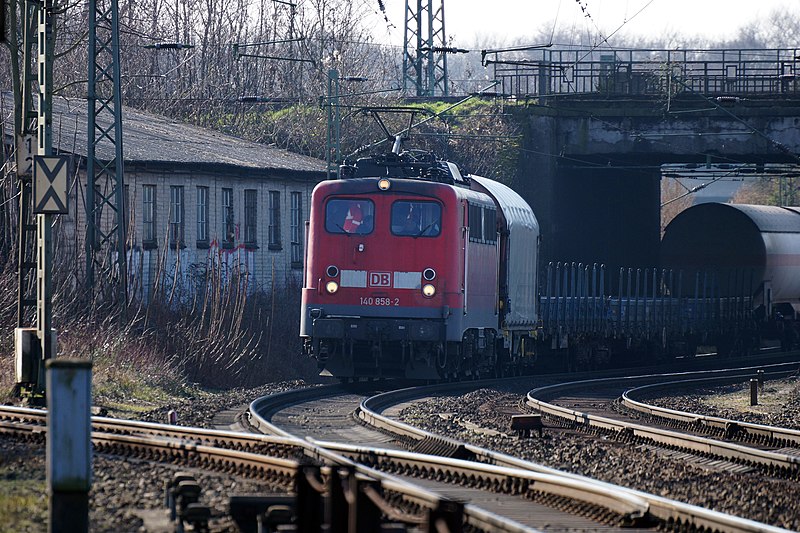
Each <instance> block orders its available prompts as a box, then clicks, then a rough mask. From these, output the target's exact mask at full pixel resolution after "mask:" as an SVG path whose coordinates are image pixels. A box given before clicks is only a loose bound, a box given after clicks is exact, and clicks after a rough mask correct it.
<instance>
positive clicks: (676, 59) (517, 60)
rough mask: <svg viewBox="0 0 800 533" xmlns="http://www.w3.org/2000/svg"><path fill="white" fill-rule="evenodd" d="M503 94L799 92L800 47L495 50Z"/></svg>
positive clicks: (492, 59) (490, 61)
mask: <svg viewBox="0 0 800 533" xmlns="http://www.w3.org/2000/svg"><path fill="white" fill-rule="evenodd" d="M485 63H486V64H487V65H492V66H493V68H494V74H495V79H496V80H498V81H499V83H500V90H501V91H502V93H503V94H504V95H507V96H514V97H517V98H530V97H547V96H559V95H578V94H587V95H589V94H594V95H609V96H612V95H614V96H619V95H646V96H659V95H662V96H667V95H670V96H674V95H677V94H681V93H699V94H702V95H705V96H753V95H770V94H772V95H775V94H786V95H795V96H796V95H800V49H798V48H794V49H735V50H601V49H596V50H575V49H570V50H552V49H540V50H532V51H527V52H524V53H520V52H516V56H514V57H511V56H509V55H507V54H503V55H501V53H500V52H490V53H489V54H488V55H487V56H486V59H485Z"/></svg>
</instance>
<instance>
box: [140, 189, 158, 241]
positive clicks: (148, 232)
mask: <svg viewBox="0 0 800 533" xmlns="http://www.w3.org/2000/svg"><path fill="white" fill-rule="evenodd" d="M142 245H143V246H144V247H145V248H155V246H156V186H155V185H143V186H142Z"/></svg>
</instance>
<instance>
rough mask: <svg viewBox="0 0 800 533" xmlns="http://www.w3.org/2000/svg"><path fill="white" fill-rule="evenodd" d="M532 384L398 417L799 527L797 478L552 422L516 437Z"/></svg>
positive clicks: (408, 410)
mask: <svg viewBox="0 0 800 533" xmlns="http://www.w3.org/2000/svg"><path fill="white" fill-rule="evenodd" d="M534 386H535V385H532V384H531V381H530V380H528V381H527V383H526V384H525V386H519V387H516V388H514V387H510V388H508V389H503V390H497V389H481V390H478V391H475V392H472V393H469V394H465V395H463V396H447V397H438V398H432V399H428V400H424V401H418V402H413V403H412V404H410V405H409V406H407V407H405V408H404V409H403V410H402V411H401V413H400V419H401V420H402V421H404V422H406V423H407V424H410V425H413V426H417V427H421V428H423V429H426V430H428V431H430V432H432V433H437V434H440V435H447V436H449V437H451V438H454V439H457V440H462V441H466V442H470V443H473V444H475V445H478V446H482V447H485V448H489V449H492V450H496V451H499V452H502V453H506V454H509V455H514V456H518V457H521V458H523V459H527V460H530V461H534V462H537V463H540V464H543V465H545V466H549V467H552V468H556V469H559V470H564V471H567V472H572V473H575V474H580V475H583V476H587V477H591V478H594V479H598V480H602V481H607V482H610V483H614V484H616V485H623V486H627V487H631V488H634V489H637V490H641V491H644V492H648V493H651V494H655V495H659V496H664V497H666V498H670V499H674V500H678V501H682V502H686V503H689V504H693V505H697V506H700V507H705V508H708V509H713V510H716V511H720V512H724V513H728V514H732V515H735V516H740V517H743V518H749V519H751V520H756V521H758V522H763V523H766V524H770V525H773V526H777V527H781V528H785V529H789V530H794V531H798V530H800V499H798V498H797V494H798V490H800V484H798V483H797V482H795V481H789V480H783V479H776V478H771V477H768V476H766V475H765V474H763V473H762V472H759V471H757V470H753V471H751V472H746V473H733V472H726V471H717V470H715V469H710V468H708V467H705V466H703V465H702V464H700V463H699V462H697V461H694V462H693V461H691V460H687V459H686V458H685V456H683V455H681V454H672V453H668V452H666V453H665V452H663V451H659V450H654V449H653V448H649V447H646V446H640V445H635V444H629V443H624V442H621V441H617V440H615V439H614V438H612V437H605V436H597V435H590V434H587V433H583V432H577V431H575V430H570V429H563V428H556V427H547V428H546V429H545V431H544V436H543V437H542V438H538V437H536V436H534V437H532V438H519V437H517V435H516V434H515V432H513V431H511V429H510V414H512V413H514V412H519V411H517V409H518V408H519V404H520V400H521V399H522V398H523V397H524V396H525V394H526V393H527V391H528V390H530V389H531V388H533V387H534ZM672 400H673V399H665V398H661V399H660V402H661V403H664V404H670V405H667V406H672V408H674V409H679V408H685V407H687V403H686V402H685V401H684V400H685V399H684V398H682V397H681V398H677V399H674V402H673V401H672ZM780 417H781V419H783V417H786V418H792V417H794V419H795V420H800V408H798V404H797V403H796V402H791V403H789V404H787V406H785V407H784V408H783V409H781V410H780ZM545 425H546V426H547V425H548V422H547V421H546V422H545Z"/></svg>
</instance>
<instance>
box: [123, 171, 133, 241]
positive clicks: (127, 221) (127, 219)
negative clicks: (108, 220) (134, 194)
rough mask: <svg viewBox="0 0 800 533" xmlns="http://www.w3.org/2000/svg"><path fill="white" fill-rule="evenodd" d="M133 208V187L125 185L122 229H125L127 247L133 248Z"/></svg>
mask: <svg viewBox="0 0 800 533" xmlns="http://www.w3.org/2000/svg"><path fill="white" fill-rule="evenodd" d="M132 211H133V206H132V205H131V186H130V185H125V188H124V189H123V190H122V227H123V228H124V229H125V247H126V248H131V247H133V242H134V231H133V227H132V226H131V213H132Z"/></svg>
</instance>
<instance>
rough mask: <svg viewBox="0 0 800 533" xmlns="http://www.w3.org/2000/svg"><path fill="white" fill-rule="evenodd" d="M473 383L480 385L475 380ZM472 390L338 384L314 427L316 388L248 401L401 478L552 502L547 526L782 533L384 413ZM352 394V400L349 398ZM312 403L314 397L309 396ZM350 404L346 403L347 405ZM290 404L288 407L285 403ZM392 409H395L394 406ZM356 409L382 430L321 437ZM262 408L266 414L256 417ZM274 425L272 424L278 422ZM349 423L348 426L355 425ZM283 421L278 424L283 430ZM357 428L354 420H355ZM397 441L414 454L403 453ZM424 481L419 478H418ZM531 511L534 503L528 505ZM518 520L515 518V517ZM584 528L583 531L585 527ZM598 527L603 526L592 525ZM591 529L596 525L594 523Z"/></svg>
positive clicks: (254, 409)
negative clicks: (573, 521)
mask: <svg viewBox="0 0 800 533" xmlns="http://www.w3.org/2000/svg"><path fill="white" fill-rule="evenodd" d="M491 383H493V382H482V383H481V384H480V386H483V387H485V386H488V385H490V384H491ZM471 386H472V387H475V385H471ZM469 387H470V385H469V384H464V383H458V384H450V385H439V386H435V387H417V388H408V389H404V390H400V391H391V392H387V393H383V394H377V395H374V396H369V394H367V393H365V392H362V393H361V395H362V396H363V399H362V401H361V402H360V403H359V404H358V406H357V407H356V402H357V398H356V396H358V395H354V394H352V391H348V392H344V394H343V395H337V394H338V392H335V391H334V390H333V389H332V390H331V392H330V394H331V397H335V400H333V401H331V402H329V403H328V404H327V405H331V406H334V412H333V413H331V415H330V417H328V418H325V421H324V422H323V423H322V424H318V425H319V426H324V427H316V426H315V425H314V424H311V425H310V426H311V427H309V424H308V421H309V420H312V419H313V416H310V414H311V413H316V412H322V411H326V410H327V407H325V405H326V403H325V400H323V399H312V397H311V395H313V393H312V391H303V392H300V393H297V394H295V393H286V394H284V395H280V396H279V397H276V398H272V399H262V400H259V401H258V402H254V404H253V405H251V413H254V416H253V418H254V419H255V420H257V422H256V423H257V424H258V425H259V426H260V427H261V428H262V429H263V430H265V431H268V432H274V433H277V434H286V433H287V432H292V431H298V427H299V426H298V424H297V422H300V423H301V424H300V426H302V432H303V433H302V435H303V436H304V437H305V438H308V439H311V440H312V441H313V442H314V443H315V444H318V445H320V446H323V447H324V448H326V449H327V450H330V451H333V452H336V453H339V454H343V455H346V456H348V457H350V458H352V459H353V460H356V461H358V462H359V463H361V464H364V465H367V466H370V467H376V468H378V469H380V470H381V471H382V472H390V473H393V474H399V475H403V476H415V477H416V478H419V477H420V476H421V477H423V478H426V479H431V478H432V479H434V480H437V481H439V482H441V481H444V482H445V485H449V486H450V490H451V491H452V490H453V488H452V485H453V484H464V485H468V486H478V487H489V488H491V490H494V491H496V492H500V493H505V494H506V495H507V496H514V497H516V498H517V499H519V498H518V496H519V495H524V496H526V497H527V498H529V499H532V500H534V501H539V502H540V503H542V504H545V505H546V504H548V503H549V504H551V506H552V507H551V510H550V511H549V512H550V514H549V515H546V516H547V518H546V519H545V521H546V523H547V524H549V525H550V526H552V525H553V524H559V520H562V522H560V523H566V522H568V521H569V520H570V519H569V518H566V516H574V515H575V514H576V513H577V514H582V515H584V516H589V517H592V516H594V517H600V519H601V522H605V523H609V522H613V523H614V524H615V526H616V527H620V526H626V527H631V526H634V527H639V528H649V527H661V528H667V529H669V528H687V529H699V528H704V529H711V530H720V531H779V529H778V528H771V527H770V526H766V525H764V524H760V523H757V522H753V521H750V520H745V519H741V518H737V517H733V516H730V515H725V514H722V513H717V512H713V511H709V510H707V509H702V508H698V507H694V506H690V505H686V504H681V503H679V502H674V501H671V500H668V499H666V498H660V497H656V496H652V495H649V494H644V493H641V492H637V491H632V490H629V489H625V488H622V487H617V486H614V485H611V484H609V483H602V482H597V481H595V480H591V479H588V478H585V477H581V476H576V475H570V474H565V473H563V472H560V471H557V470H554V469H551V468H546V467H543V466H541V465H537V464H535V463H531V462H528V461H524V460H521V459H518V458H516V457H512V456H509V455H504V454H500V453H497V452H492V451H490V450H487V449H484V448H480V447H477V446H473V445H469V444H466V443H462V442H457V441H454V440H451V439H448V438H444V437H441V436H438V435H434V434H431V433H428V432H426V431H422V430H420V429H417V428H414V427H411V426H408V425H406V424H403V423H402V422H399V421H397V420H394V419H393V418H392V417H391V416H385V414H384V413H386V412H389V411H392V410H393V411H395V412H396V411H397V410H398V409H399V408H398V407H397V406H398V405H401V406H402V405H403V404H406V403H407V402H410V401H412V400H415V399H418V398H420V397H423V396H425V395H437V394H439V395H443V394H444V395H446V394H456V393H462V392H464V391H466V390H468V388H469ZM347 395H349V396H350V398H349V399H348V400H344V399H343V398H344V397H345V396H347ZM309 400H310V401H309ZM348 402H349V403H350V405H346V404H347V403H348ZM287 405H290V406H291V407H286V406H287ZM391 406H395V407H393V408H392V407H391ZM350 412H353V413H354V414H355V416H357V417H358V418H359V419H360V420H361V421H362V422H363V423H365V424H366V425H367V426H369V427H372V428H375V429H377V430H378V431H379V432H380V433H378V434H374V435H373V436H372V437H370V440H369V441H368V442H369V443H370V444H369V445H366V444H363V443H362V441H361V434H359V443H360V445H352V444H346V443H343V442H341V441H339V442H330V441H324V440H322V439H325V438H327V436H328V435H333V436H341V435H343V434H351V435H352V434H354V433H351V432H352V431H353V430H352V429H351V430H348V429H346V427H347V426H344V425H343V426H341V427H339V426H337V427H334V426H333V425H331V424H330V422H331V420H332V418H338V419H340V420H346V419H347V418H349V415H348V414H347V413H350ZM257 413H263V416H260V415H259V416H256V414H257ZM273 422H274V423H273ZM350 424H351V423H350ZM279 426H280V427H279ZM350 427H352V425H350ZM386 435H391V436H392V438H393V441H391V442H389V443H388V444H389V446H386V444H387V443H386ZM398 443H402V444H403V445H404V446H405V447H407V448H409V449H411V450H412V451H410V452H407V451H398V450H397V449H396V448H397V447H398ZM413 450H424V451H425V452H426V453H425V454H419V453H414V451H413ZM415 483H419V481H415ZM433 488H434V490H436V491H439V492H441V493H445V492H447V487H446V486H445V487H442V486H435V487H433ZM503 505H505V506H506V509H507V508H508V507H507V506H508V505H509V504H508V503H507V502H505V503H504V504H503ZM527 505H528V506H529V507H528V510H529V513H528V514H533V513H530V505H531V504H530V502H527ZM553 507H561V508H562V509H565V510H567V513H566V515H564V514H563V511H559V512H561V513H562V515H561V516H560V517H558V516H556V514H554V513H553V512H552V508H553ZM514 516H515V517H516V515H514ZM529 525H530V527H537V525H538V526H541V525H542V523H540V524H536V523H530V524H529ZM586 527H587V526H585V525H584V526H583V527H582V528H586ZM594 527H595V528H597V527H601V526H600V525H599V524H595V526H594ZM590 528H591V526H590Z"/></svg>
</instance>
